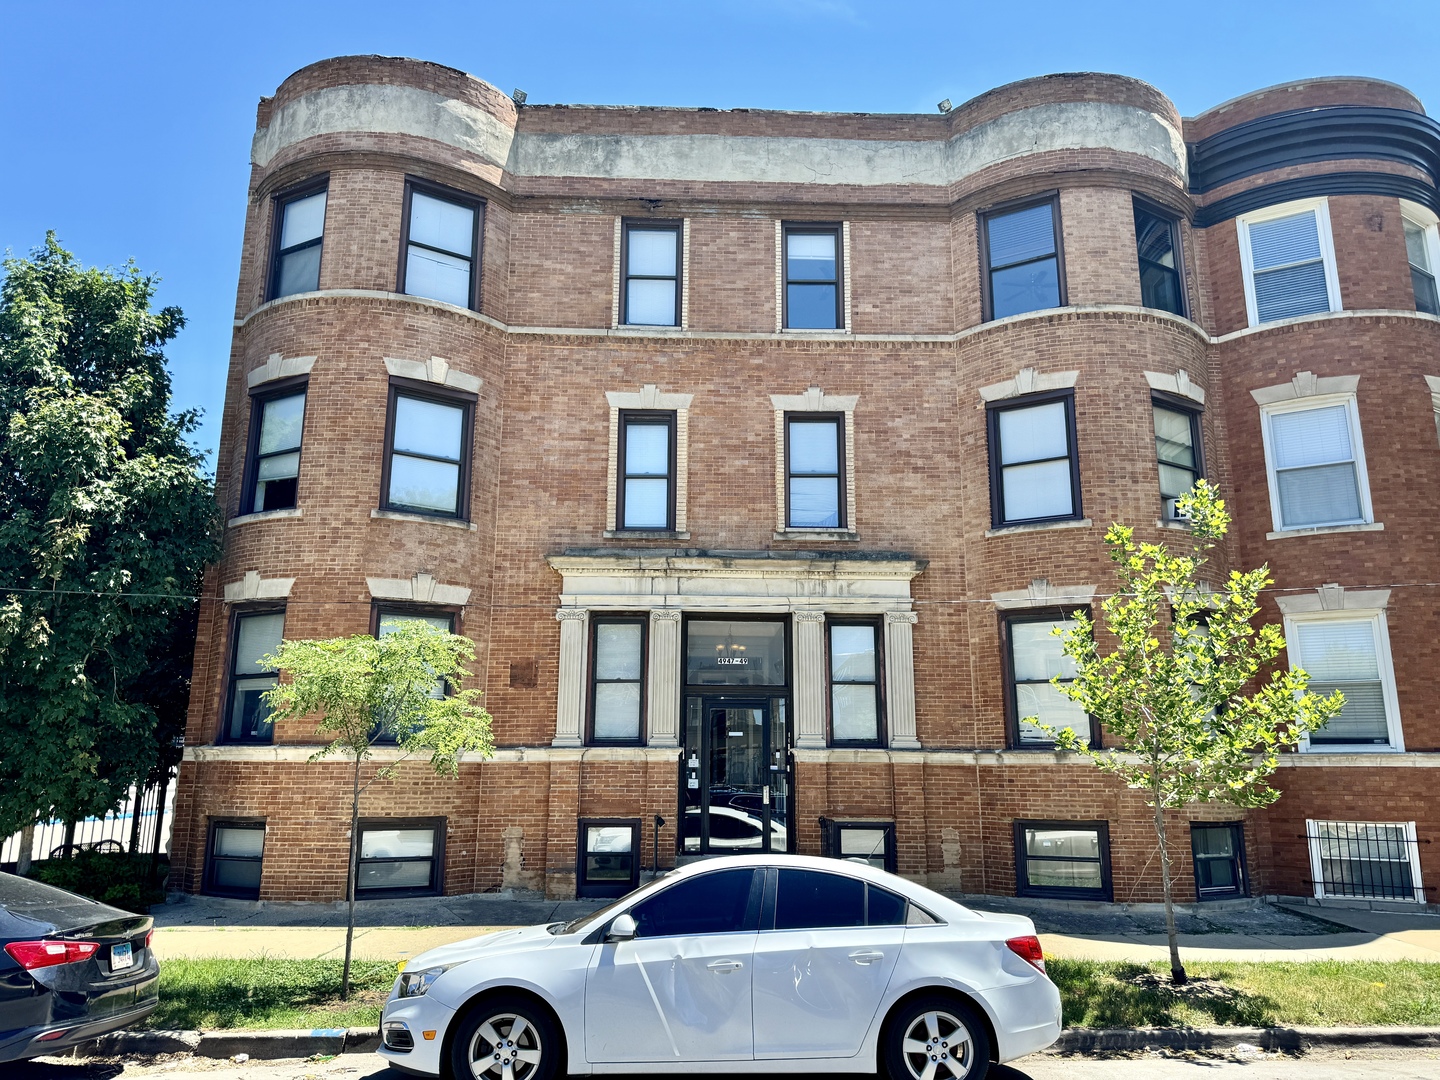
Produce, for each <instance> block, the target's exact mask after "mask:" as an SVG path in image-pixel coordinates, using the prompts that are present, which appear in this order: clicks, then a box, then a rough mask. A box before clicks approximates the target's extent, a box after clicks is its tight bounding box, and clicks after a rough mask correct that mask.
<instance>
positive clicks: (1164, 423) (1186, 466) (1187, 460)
mask: <svg viewBox="0 0 1440 1080" xmlns="http://www.w3.org/2000/svg"><path fill="white" fill-rule="evenodd" d="M1151 408H1152V411H1153V412H1154V414H1155V456H1156V458H1157V459H1158V460H1159V463H1160V504H1161V505H1160V516H1161V517H1162V518H1163V519H1164V520H1166V521H1175V520H1178V517H1179V515H1177V514H1176V512H1175V503H1176V501H1177V500H1178V499H1179V498H1180V496H1181V495H1184V494H1185V493H1186V492H1188V491H1189V490H1190V489H1191V488H1192V487H1194V486H1195V481H1196V480H1199V479H1200V477H1201V476H1202V475H1203V473H1202V472H1201V468H1200V414H1199V413H1198V412H1196V411H1195V410H1193V409H1182V408H1179V407H1177V406H1175V405H1172V404H1170V403H1169V402H1162V401H1154V402H1152V403H1151Z"/></svg>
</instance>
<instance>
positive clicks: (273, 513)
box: [225, 506, 301, 529]
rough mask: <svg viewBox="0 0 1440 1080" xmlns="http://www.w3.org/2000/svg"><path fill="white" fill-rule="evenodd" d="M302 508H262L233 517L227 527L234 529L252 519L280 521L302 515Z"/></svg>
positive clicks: (247, 523)
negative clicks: (256, 511) (253, 512)
mask: <svg viewBox="0 0 1440 1080" xmlns="http://www.w3.org/2000/svg"><path fill="white" fill-rule="evenodd" d="M300 516H301V514H300V508H299V507H298V506H292V507H290V508H288V509H286V510H261V511H260V512H259V513H255V514H241V515H240V516H239V517H233V518H231V519H230V520H229V521H227V522H226V523H225V527H226V528H227V529H233V528H235V526H237V525H249V524H250V523H251V522H252V521H280V520H283V519H284V518H298V517H300Z"/></svg>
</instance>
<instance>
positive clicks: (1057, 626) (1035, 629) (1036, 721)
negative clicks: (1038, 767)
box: [1004, 611, 1095, 747]
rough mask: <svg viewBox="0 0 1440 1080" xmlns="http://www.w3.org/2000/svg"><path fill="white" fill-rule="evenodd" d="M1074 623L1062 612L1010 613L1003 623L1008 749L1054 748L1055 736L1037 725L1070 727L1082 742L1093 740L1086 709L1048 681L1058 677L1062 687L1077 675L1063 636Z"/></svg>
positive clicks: (1092, 726) (1093, 732)
mask: <svg viewBox="0 0 1440 1080" xmlns="http://www.w3.org/2000/svg"><path fill="white" fill-rule="evenodd" d="M1074 625H1075V620H1074V619H1072V618H1069V615H1068V613H1066V612H1060V611H1053V612H1032V613H1027V614H1025V615H1012V616H1010V617H1009V618H1007V619H1006V620H1005V624H1004V627H1005V641H1006V656H1005V659H1006V666H1007V668H1008V671H1009V676H1010V707H1011V709H1012V711H1013V721H1012V726H1011V741H1012V745H1014V746H1021V747H1023V746H1037V747H1048V746H1052V745H1054V742H1055V736H1054V734H1052V733H1051V732H1050V731H1047V730H1045V728H1044V727H1041V726H1040V725H1041V724H1044V725H1046V727H1049V728H1054V729H1056V730H1059V729H1061V728H1069V729H1070V730H1071V731H1073V732H1075V734H1076V735H1078V736H1079V737H1080V739H1081V741H1082V742H1086V743H1092V742H1093V741H1094V738H1095V731H1094V725H1093V724H1092V723H1091V721H1090V717H1089V715H1088V714H1087V713H1086V712H1085V710H1084V708H1082V707H1081V705H1080V703H1079V702H1077V701H1074V700H1072V699H1071V698H1070V697H1068V696H1067V695H1066V694H1065V693H1064V691H1063V690H1062V689H1061V687H1059V686H1056V685H1055V684H1054V683H1052V682H1051V681H1050V680H1051V679H1053V678H1056V677H1057V676H1058V677H1059V678H1060V680H1061V682H1062V684H1068V683H1069V682H1070V681H1072V680H1073V679H1074V677H1075V662H1074V661H1073V660H1071V659H1070V658H1069V657H1068V656H1066V655H1065V650H1064V639H1063V637H1062V636H1061V634H1063V633H1064V632H1065V631H1067V630H1070V629H1071V628H1072V627H1074ZM1056 631H1060V634H1057V633H1056Z"/></svg>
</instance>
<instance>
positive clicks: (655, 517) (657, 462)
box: [615, 410, 676, 530]
mask: <svg viewBox="0 0 1440 1080" xmlns="http://www.w3.org/2000/svg"><path fill="white" fill-rule="evenodd" d="M618 456H619V460H620V469H619V476H618V477H617V478H616V479H617V490H616V493H615V494H616V499H615V520H616V523H617V525H618V527H619V528H621V529H655V530H669V529H673V528H675V467H676V445H675V413H673V412H632V411H630V410H622V411H621V413H620V446H619V455H618Z"/></svg>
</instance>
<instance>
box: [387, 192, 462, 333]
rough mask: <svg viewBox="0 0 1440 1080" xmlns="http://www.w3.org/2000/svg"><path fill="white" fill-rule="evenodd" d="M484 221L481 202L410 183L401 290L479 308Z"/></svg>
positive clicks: (414, 294)
mask: <svg viewBox="0 0 1440 1080" xmlns="http://www.w3.org/2000/svg"><path fill="white" fill-rule="evenodd" d="M480 219H481V203H480V201H479V200H478V199H470V198H466V197H465V196H464V195H462V194H460V193H459V192H449V191H445V190H443V189H439V188H433V187H426V186H421V185H418V184H416V183H415V182H414V181H410V182H409V183H407V184H406V204H405V260H404V262H403V263H402V265H401V276H400V291H401V292H403V293H407V294H409V295H410V296H423V297H426V298H427V299H430V300H439V301H442V302H443V303H446V304H454V305H456V306H457V307H464V308H473V307H477V306H478V304H477V300H478V297H477V296H476V295H475V292H476V290H475V286H476V282H477V275H476V273H475V267H476V264H477V260H476V250H477V248H478V247H479V243H480Z"/></svg>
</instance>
